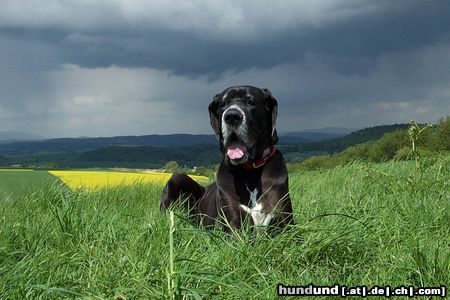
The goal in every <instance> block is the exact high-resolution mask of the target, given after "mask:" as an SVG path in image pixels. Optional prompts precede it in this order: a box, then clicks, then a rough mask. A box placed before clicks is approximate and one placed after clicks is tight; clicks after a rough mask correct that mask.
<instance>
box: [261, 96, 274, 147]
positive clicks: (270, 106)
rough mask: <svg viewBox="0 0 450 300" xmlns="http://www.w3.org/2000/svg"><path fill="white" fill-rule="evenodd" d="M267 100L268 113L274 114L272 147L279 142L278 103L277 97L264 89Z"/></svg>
mask: <svg viewBox="0 0 450 300" xmlns="http://www.w3.org/2000/svg"><path fill="white" fill-rule="evenodd" d="M262 91H263V93H264V98H265V108H266V110H267V111H268V112H270V113H271V114H272V136H271V138H272V145H275V144H276V143H277V141H278V135H277V129H276V124H277V116H278V102H277V99H275V97H273V96H272V93H271V92H270V90H269V89H262Z"/></svg>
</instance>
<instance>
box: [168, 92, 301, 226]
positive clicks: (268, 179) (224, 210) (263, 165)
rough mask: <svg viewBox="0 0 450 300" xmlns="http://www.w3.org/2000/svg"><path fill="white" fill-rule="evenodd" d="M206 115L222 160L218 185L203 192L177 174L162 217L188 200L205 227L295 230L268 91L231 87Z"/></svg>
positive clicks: (273, 104)
mask: <svg viewBox="0 0 450 300" xmlns="http://www.w3.org/2000/svg"><path fill="white" fill-rule="evenodd" d="M208 110H209V117H210V123H211V126H212V128H213V129H214V132H215V135H216V137H217V139H218V141H219V145H220V151H221V153H222V155H223V157H222V161H221V163H220V166H219V169H218V171H217V174H216V179H217V181H216V182H215V183H213V184H211V185H208V186H206V187H203V186H201V185H199V184H198V183H197V182H195V181H194V180H192V179H191V178H190V177H189V176H187V175H186V174H181V173H175V174H173V175H172V176H171V178H170V179H169V180H168V182H167V183H166V186H165V187H164V190H163V193H162V196H161V203H160V208H161V211H165V210H166V209H167V208H168V207H169V206H170V205H171V204H172V203H174V202H176V201H177V200H178V199H179V198H180V197H184V198H186V201H185V202H184V203H185V205H186V206H187V209H188V211H189V213H190V215H191V216H193V217H194V218H195V219H196V220H197V221H196V222H198V223H199V224H200V225H203V226H206V227H209V226H214V225H216V224H217V223H219V224H227V226H228V228H235V229H238V228H241V226H242V225H243V222H244V220H246V219H250V222H251V224H252V225H253V226H254V227H255V228H256V230H257V232H258V233H261V232H263V231H264V230H265V229H266V228H267V226H269V225H270V226H271V227H272V226H273V227H274V228H283V227H285V226H286V225H289V224H293V222H294V220H293V212H292V204H291V200H290V197H289V189H288V172H287V168H286V163H285V161H284V158H283V156H282V154H281V153H280V151H278V150H277V149H276V148H275V144H276V143H277V141H278V136H277V130H276V126H275V125H276V120H277V112H278V102H277V100H276V99H275V98H274V97H273V96H272V94H271V92H270V91H269V90H268V89H261V88H257V87H254V86H233V87H229V88H227V89H225V90H224V91H223V92H221V93H219V94H217V95H215V96H214V98H213V101H212V102H211V104H209V107H208ZM199 217H200V218H199Z"/></svg>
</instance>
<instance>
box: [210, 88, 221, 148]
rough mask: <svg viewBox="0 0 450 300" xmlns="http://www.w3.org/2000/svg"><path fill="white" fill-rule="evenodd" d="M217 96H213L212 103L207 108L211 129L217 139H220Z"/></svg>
mask: <svg viewBox="0 0 450 300" xmlns="http://www.w3.org/2000/svg"><path fill="white" fill-rule="evenodd" d="M220 95H221V94H217V95H215V96H214V98H213V101H212V102H211V103H210V104H209V106H208V111H209V122H210V123H211V127H212V128H213V129H214V133H215V134H216V137H217V139H220V120H219V99H220V98H219V96H220Z"/></svg>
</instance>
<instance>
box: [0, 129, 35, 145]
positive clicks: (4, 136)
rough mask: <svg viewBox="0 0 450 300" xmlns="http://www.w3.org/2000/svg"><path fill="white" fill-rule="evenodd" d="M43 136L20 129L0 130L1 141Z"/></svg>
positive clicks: (33, 138) (32, 138)
mask: <svg viewBox="0 0 450 300" xmlns="http://www.w3.org/2000/svg"><path fill="white" fill-rule="evenodd" d="M42 139H43V137H41V136H38V135H35V134H31V133H27V132H18V131H0V143H3V142H11V141H20V140H42Z"/></svg>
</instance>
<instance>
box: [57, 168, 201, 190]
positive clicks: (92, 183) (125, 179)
mask: <svg viewBox="0 0 450 300" xmlns="http://www.w3.org/2000/svg"><path fill="white" fill-rule="evenodd" d="M49 173H50V174H52V175H54V176H57V177H59V179H61V180H62V181H63V182H64V183H65V184H66V185H68V186H69V187H70V188H71V189H79V188H85V189H89V190H99V189H103V188H111V187H116V186H120V185H133V184H156V185H164V184H165V183H166V182H167V180H169V178H170V176H171V175H172V174H169V173H158V172H149V173H137V172H116V171H49ZM189 176H190V177H191V178H192V179H194V180H195V181H197V182H199V183H203V184H204V183H207V182H208V178H207V177H204V176H193V175H189Z"/></svg>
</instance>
